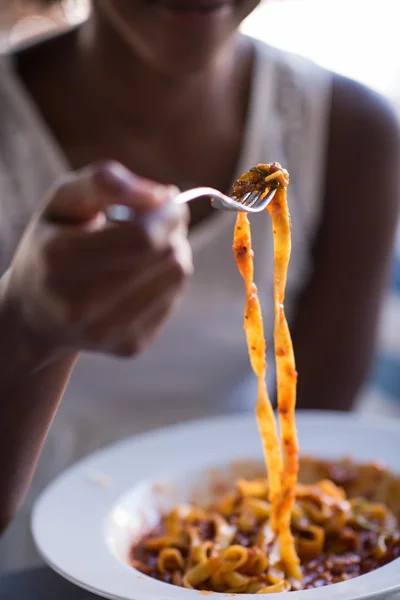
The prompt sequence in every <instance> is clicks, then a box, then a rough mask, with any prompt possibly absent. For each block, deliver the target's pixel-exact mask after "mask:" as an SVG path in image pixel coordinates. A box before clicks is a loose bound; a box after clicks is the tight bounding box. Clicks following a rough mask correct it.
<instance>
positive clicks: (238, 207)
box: [174, 187, 276, 213]
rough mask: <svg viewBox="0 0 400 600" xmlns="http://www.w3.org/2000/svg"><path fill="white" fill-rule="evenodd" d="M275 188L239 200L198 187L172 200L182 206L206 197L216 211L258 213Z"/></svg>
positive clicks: (250, 193) (249, 193) (269, 200)
mask: <svg viewBox="0 0 400 600" xmlns="http://www.w3.org/2000/svg"><path fill="white" fill-rule="evenodd" d="M275 192H276V188H271V189H270V190H269V192H268V193H267V194H265V196H263V194H264V191H263V190H262V191H258V192H248V193H246V194H243V196H242V197H241V198H237V197H235V196H226V195H225V194H223V193H222V192H219V191H218V190H215V189H214V188H209V187H198V188H194V189H191V190H187V191H186V192H181V193H180V194H178V195H177V196H176V197H175V198H174V202H176V203H177V204H184V203H186V202H191V201H192V200H197V199H198V198H203V197H208V198H210V200H211V205H212V207H213V208H216V209H218V210H235V211H241V212H248V213H258V212H261V211H262V210H264V209H265V208H266V207H267V206H268V204H269V203H270V202H271V200H272V198H273V197H274V196H275Z"/></svg>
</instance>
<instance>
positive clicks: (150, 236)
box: [46, 204, 187, 281]
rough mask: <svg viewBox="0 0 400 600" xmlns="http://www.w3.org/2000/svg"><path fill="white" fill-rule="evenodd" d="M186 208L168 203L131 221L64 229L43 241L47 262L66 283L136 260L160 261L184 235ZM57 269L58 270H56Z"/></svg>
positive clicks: (124, 265) (114, 268) (124, 266)
mask: <svg viewBox="0 0 400 600" xmlns="http://www.w3.org/2000/svg"><path fill="white" fill-rule="evenodd" d="M186 223H187V208H186V207H182V206H179V205H175V204H168V205H166V206H164V207H162V208H161V209H158V210H157V211H155V212H154V213H152V214H151V215H145V216H143V217H142V216H140V217H137V219H136V221H135V222H132V223H123V224H120V225H115V224H111V225H107V226H106V227H105V228H103V229H100V230H97V231H85V230H81V229H79V228H75V227H74V228H72V227H71V228H66V229H65V230H62V231H60V232H59V233H58V235H56V236H53V237H52V238H50V239H49V240H48V242H47V246H46V254H47V262H48V263H49V265H50V266H51V270H52V272H53V273H54V274H55V275H56V276H57V273H59V276H60V277H63V278H64V279H65V280H66V281H69V280H70V279H71V278H74V279H78V280H85V279H86V278H87V277H90V278H91V277H92V276H93V275H97V274H99V273H105V272H107V271H110V270H123V269H130V268H133V267H134V266H135V264H136V263H137V262H138V261H142V260H143V261H144V263H143V268H144V267H145V265H146V261H148V260H152V259H153V258H155V259H157V258H162V257H163V256H164V255H165V253H166V252H168V248H170V247H171V241H172V242H173V239H174V238H175V236H176V235H177V236H178V237H183V236H186V230H187V225H186ZM60 267H61V268H60Z"/></svg>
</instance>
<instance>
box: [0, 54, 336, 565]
mask: <svg viewBox="0 0 400 600" xmlns="http://www.w3.org/2000/svg"><path fill="white" fill-rule="evenodd" d="M255 43H256V66H255V69H254V76H253V83H252V90H251V99H250V110H249V115H248V121H247V125H246V130H245V138H244V140H243V146H242V152H241V156H240V159H239V162H238V165H237V169H236V175H237V176H238V175H240V174H241V173H242V172H244V171H246V170H248V169H249V168H250V167H252V166H254V165H255V164H257V163H259V162H271V161H279V162H280V163H281V164H282V165H284V166H285V167H286V168H287V169H288V170H289V172H290V176H291V183H290V187H289V204H290V212H291V217H292V223H293V227H292V236H293V251H292V260H291V265H290V269H289V277H288V289H287V299H286V310H287V314H288V317H289V319H290V317H291V316H292V315H293V311H294V309H295V305H296V299H297V296H298V294H299V293H300V291H301V289H302V286H304V284H305V282H306V281H307V278H308V277H309V276H310V274H311V270H312V256H311V247H312V242H313V239H314V235H315V231H316V228H317V226H318V221H319V218H320V212H321V196H322V189H321V186H322V183H323V170H324V166H325V145H326V136H327V130H328V123H329V113H330V99H331V74H330V73H328V72H327V71H325V70H323V69H321V68H320V67H317V66H316V65H315V64H313V63H311V62H309V61H307V60H304V59H301V58H299V57H296V56H293V55H289V54H286V53H283V52H281V51H278V50H275V49H272V48H270V47H268V46H266V45H264V44H262V43H259V42H255ZM110 158H112V157H110ZM211 160H212V158H211ZM68 170H69V167H68V164H67V162H66V160H65V158H64V157H63V155H62V153H61V151H60V149H59V148H58V147H57V144H56V142H55V140H54V138H53V137H52V135H51V133H50V132H49V130H48V129H47V128H46V125H45V123H44V122H43V120H42V118H41V116H40V115H39V113H38V111H37V109H36V107H35V106H34V104H33V102H32V100H31V98H30V97H29V95H28V93H27V92H26V90H25V89H24V88H23V87H22V85H21V83H20V82H19V81H18V79H17V77H16V75H15V74H14V73H13V68H12V62H11V59H10V58H9V57H5V56H3V57H2V58H0V268H1V271H4V270H5V269H6V268H7V266H8V265H9V262H10V259H11V257H12V254H13V252H14V249H15V247H16V245H17V243H18V240H19V238H20V236H21V234H22V231H23V230H24V228H25V226H26V223H27V221H28V219H29V218H30V215H31V213H32V211H33V210H34V209H35V207H36V206H37V205H38V203H39V201H40V199H41V197H42V196H43V194H44V193H45V191H46V190H47V188H48V187H49V185H50V184H51V183H52V182H54V180H56V179H57V178H58V177H59V176H60V175H62V174H63V173H65V172H66V171H68ZM206 183H207V182H204V184H206ZM234 221H235V215H234V214H232V213H225V212H220V213H218V214H216V215H213V218H212V219H210V220H209V221H205V222H204V223H202V224H200V225H199V226H198V227H195V228H194V229H193V231H192V232H190V242H191V245H192V248H193V254H194V265H195V274H194V276H193V279H192V280H191V282H190V284H189V286H188V288H187V290H186V293H185V297H184V298H183V301H182V303H181V304H180V306H179V308H178V310H177V311H176V313H175V314H174V315H173V317H172V318H171V319H170V320H169V322H168V323H167V324H166V326H165V327H164V329H163V331H162V333H161V335H160V336H159V337H158V339H157V340H156V341H155V342H154V343H153V345H152V346H151V348H150V349H148V350H147V351H146V352H145V353H144V354H143V355H142V356H140V357H138V358H135V359H134V360H132V361H118V360H115V359H113V358H110V357H106V356H100V355H95V354H93V355H83V356H82V357H81V359H80V361H79V363H78V365H77V367H76V369H75V371H74V374H73V376H72V379H71V382H70V384H69V386H68V388H67V390H66V393H65V396H64V400H63V402H62V404H61V407H60V409H59V411H58V413H57V416H56V418H55V421H54V424H53V427H52V429H51V431H50V434H49V438H48V440H47V442H46V445H45V449H44V452H43V455H42V458H41V460H40V463H39V468H38V471H37V474H36V476H35V479H34V482H33V486H32V489H31V491H30V493H29V497H28V499H27V502H26V503H25V507H24V508H23V509H22V511H21V514H20V515H19V516H18V517H17V519H16V521H15V523H14V524H13V525H12V526H11V528H10V530H9V531H8V532H7V534H6V535H5V537H4V539H3V540H2V542H1V543H0V571H1V570H2V568H5V567H19V566H26V565H27V564H32V562H33V561H34V554H33V551H32V548H31V545H30V543H29V538H28V537H27V525H26V521H27V517H26V515H27V513H28V511H29V507H30V504H31V501H32V499H34V497H35V496H36V495H37V494H38V493H39V491H40V490H41V489H42V488H43V487H44V485H46V483H47V482H48V481H49V480H50V479H51V478H53V477H54V476H55V475H56V474H57V473H58V472H59V471H61V470H62V469H64V468H65V467H67V466H68V465H69V464H71V463H72V462H73V461H75V460H77V459H78V458H80V457H81V456H82V455H84V454H86V453H87V452H89V451H92V450H94V449H96V448H98V447H100V446H102V445H104V444H106V443H109V442H111V441H114V440H117V439H119V438H121V437H125V436H128V435H132V434H135V433H137V432H139V431H143V430H145V429H149V428H151V427H156V426H162V425H165V424H169V423H174V422H177V421H180V420H183V419H189V418H197V417H203V416H210V415H214V414H217V413H221V412H225V411H230V410H243V409H252V408H253V407H254V404H255V399H256V385H255V378H254V376H253V375H252V373H251V368H250V364H249V359H248V355H247V349H246V343H245V336H244V332H243V329H242V323H243V308H244V290H243V282H242V280H241V277H240V276H239V274H238V272H237V268H236V265H235V261H234V258H233V254H232V249H231V247H232V237H233V226H234ZM252 236H253V246H254V251H255V278H256V283H257V285H258V289H259V294H260V299H261V303H262V309H263V314H264V322H265V326H266V332H267V342H269V344H268V345H269V348H271V341H272V326H273V296H272V275H273V271H272V261H273V251H272V236H271V223H270V218H269V215H268V214H267V213H265V214H260V215H257V217H256V218H253V219H252ZM268 382H269V386H270V387H271V386H273V383H274V373H273V363H272V361H271V360H269V371H268ZM271 391H272V390H271ZM6 555H7V556H6Z"/></svg>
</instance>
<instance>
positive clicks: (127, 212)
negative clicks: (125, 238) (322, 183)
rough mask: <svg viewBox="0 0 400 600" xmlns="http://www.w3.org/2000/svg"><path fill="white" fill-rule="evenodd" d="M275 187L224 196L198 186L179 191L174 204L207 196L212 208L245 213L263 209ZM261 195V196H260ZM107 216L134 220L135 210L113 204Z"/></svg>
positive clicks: (273, 193) (213, 190) (115, 218)
mask: <svg viewBox="0 0 400 600" xmlns="http://www.w3.org/2000/svg"><path fill="white" fill-rule="evenodd" d="M275 192H276V188H271V189H270V190H269V192H268V193H267V194H265V196H263V194H264V191H258V192H248V193H246V194H243V196H242V197H241V198H237V197H235V196H226V195H225V194H223V193H222V192H219V191H218V190H215V189H214V188H209V187H198V188H193V189H191V190H187V191H185V192H180V193H179V194H178V195H177V196H175V198H174V202H175V203H176V204H186V203H187V202H192V201H193V200H197V199H199V198H205V197H208V198H210V200H211V205H212V207H213V208H216V209H218V210H233V211H240V212H247V213H258V212H261V211H263V210H264V209H265V208H266V207H267V206H268V204H269V203H270V202H271V200H272V198H273V197H274V195H275ZM262 196H263V197H262ZM106 212H107V217H108V218H109V219H110V220H111V221H113V222H120V223H121V222H129V221H132V220H134V218H135V211H134V210H132V209H131V208H129V207H127V206H122V205H119V204H113V205H111V206H109V207H108V208H107V211H106Z"/></svg>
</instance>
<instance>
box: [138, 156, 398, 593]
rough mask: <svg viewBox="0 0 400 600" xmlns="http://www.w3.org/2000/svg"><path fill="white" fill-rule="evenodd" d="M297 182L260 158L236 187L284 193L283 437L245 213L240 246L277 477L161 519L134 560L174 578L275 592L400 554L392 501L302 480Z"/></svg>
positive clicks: (277, 215) (279, 273) (363, 569)
mask: <svg viewBox="0 0 400 600" xmlns="http://www.w3.org/2000/svg"><path fill="white" fill-rule="evenodd" d="M288 183H289V175H288V173H287V171H285V170H284V169H282V167H281V166H280V165H279V164H278V163H272V164H271V165H264V164H259V165H258V166H257V167H255V168H254V169H251V170H250V171H249V172H248V173H245V174H244V175H243V176H242V177H240V178H239V179H238V181H236V182H235V184H234V186H233V194H234V196H235V198H236V199H238V200H239V201H240V200H241V199H242V198H243V196H244V195H245V194H248V193H253V192H258V193H259V194H261V195H265V194H267V193H268V192H269V191H270V190H271V188H274V189H275V195H274V197H273V199H272V200H271V202H270V204H269V205H268V211H269V213H270V215H271V219H272V232H273V240H274V308H275V325H274V346H275V358H276V371H277V403H278V418H279V429H280V436H279V434H278V428H277V423H276V420H275V415H274V412H273V409H272V405H271V401H270V398H269V395H268V390H267V387H266V383H265V374H266V343H265V336H264V327H263V321H262V314H261V307H260V302H259V300H258V296H257V288H256V286H255V284H254V280H253V277H254V265H253V251H252V247H251V231H250V222H249V220H248V218H247V216H246V214H245V213H244V212H239V213H238V216H237V220H236V225H235V231H234V243H233V250H234V255H235V259H236V262H237V265H238V268H239V271H240V273H241V275H242V277H243V279H244V284H245V292H246V305H245V319H244V329H245V333H246V340H247V346H248V351H249V357H250V362H251V366H252V369H253V371H254V373H255V375H256V377H257V380H258V397H257V405H256V418H257V424H258V428H259V431H260V435H261V439H262V443H263V451H264V457H265V463H266V467H267V473H268V479H267V478H265V477H264V478H262V479H253V480H250V481H248V480H245V479H240V480H238V481H237V483H236V489H235V490H234V491H233V492H231V493H228V494H227V495H225V496H224V497H223V498H222V499H220V500H219V501H218V502H217V503H216V504H214V505H212V506H209V507H205V508H202V507H198V506H194V505H181V506H178V507H176V508H175V509H174V510H173V511H171V512H170V513H169V514H167V515H164V516H162V517H161V520H160V523H159V525H158V526H157V527H156V528H155V529H154V530H153V531H151V532H150V533H149V534H148V535H146V536H144V537H143V538H142V539H141V540H140V541H139V543H137V544H135V545H134V546H133V547H132V549H131V564H132V566H134V567H135V568H136V569H138V570H139V571H141V572H142V573H145V574H147V575H150V576H151V577H154V578H157V579H160V580H161V581H165V582H167V583H173V584H175V585H180V586H183V587H186V588H189V589H197V590H200V591H213V592H224V593H235V594H236V593H248V594H252V593H257V594H270V593H278V592H287V591H291V590H299V589H308V588H313V587H315V588H316V587H320V586H322V585H327V584H331V583H336V582H340V581H345V580H346V579H351V578H353V577H356V576H358V575H361V574H363V573H367V572H368V571H371V570H373V569H376V568H377V567H379V566H381V565H383V564H386V563H387V562H390V561H391V560H394V559H395V558H397V557H399V556H400V530H399V523H398V520H397V518H396V517H395V515H394V514H392V513H391V511H390V510H389V508H388V507H387V506H386V505H384V504H382V503H373V502H371V501H367V500H366V499H363V498H361V499H360V497H356V498H348V497H347V496H346V493H345V491H344V490H343V489H342V488H341V487H339V486H338V485H336V484H335V483H334V482H333V481H332V480H330V479H328V478H325V479H324V478H321V480H320V481H319V482H318V483H313V484H308V485H304V484H300V483H298V481H297V477H298V470H299V461H298V443H297V433H296V425H295V414H294V413H295V405H296V383H297V373H296V367H295V359H294V353H293V346H292V341H291V337H290V332H289V327H288V324H287V321H286V317H285V312H284V299H285V288H286V279H287V270H288V264H289V258H290V252H291V239H290V218H289V211H288V206H287V201H286V188H287V185H288ZM339 471H340V470H339ZM322 472H324V469H322ZM365 475H366V477H365V479H366V482H367V483H369V479H368V478H371V485H372V489H373V484H372V479H373V478H374V477H375V476H376V469H373V468H370V469H369V470H368V469H367V468H366V469H365ZM323 476H324V475H323ZM327 477H331V475H330V474H329V473H328V475H327ZM331 479H334V477H333V476H332V477H331ZM399 486H400V482H399ZM355 489H357V488H355ZM366 489H367V490H369V489H371V486H369V487H366ZM393 489H395V490H397V486H396V487H393Z"/></svg>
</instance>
